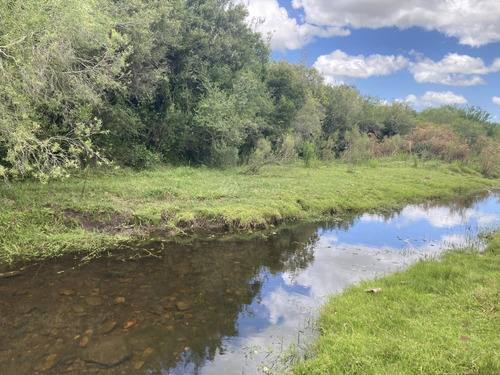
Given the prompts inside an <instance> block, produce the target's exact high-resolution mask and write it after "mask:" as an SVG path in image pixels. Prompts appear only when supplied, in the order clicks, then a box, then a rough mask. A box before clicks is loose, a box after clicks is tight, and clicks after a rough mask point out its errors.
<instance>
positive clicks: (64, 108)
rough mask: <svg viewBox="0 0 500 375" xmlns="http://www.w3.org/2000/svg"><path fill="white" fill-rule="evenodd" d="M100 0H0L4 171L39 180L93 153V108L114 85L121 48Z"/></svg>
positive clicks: (96, 128)
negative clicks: (40, 0)
mask: <svg viewBox="0 0 500 375" xmlns="http://www.w3.org/2000/svg"><path fill="white" fill-rule="evenodd" d="M106 8H107V2H104V1H97V0H96V1H93V2H90V1H84V2H82V1H62V0H47V1H44V2H39V1H35V0H28V1H4V2H2V3H1V4H0V15H1V16H0V76H1V80H2V85H1V86H0V149H3V150H4V151H3V154H4V155H5V156H4V158H3V161H1V164H2V165H3V167H2V171H3V173H4V174H6V175H9V176H12V177H15V176H28V175H35V176H36V177H38V178H40V179H42V180H46V179H47V178H49V177H58V176H61V175H64V174H66V173H67V172H68V170H69V169H71V168H74V167H77V166H79V165H80V163H81V162H82V160H84V159H88V158H92V157H96V158H100V155H99V153H98V152H97V151H96V150H95V148H94V147H93V144H92V138H94V137H95V135H97V134H100V133H101V120H100V119H99V117H98V110H99V109H100V108H102V106H103V102H104V100H105V94H106V91H107V90H113V89H117V88H119V87H120V86H121V77H122V73H123V68H124V66H125V59H126V57H127V55H128V50H127V48H126V43H127V38H126V37H125V36H123V35H122V34H120V33H119V32H117V31H116V30H115V29H114V21H113V20H112V19H111V18H110V17H107V16H106V14H103V13H102V12H100V10H101V9H106ZM95 14H98V17H96V16H95ZM0 154H2V152H0Z"/></svg>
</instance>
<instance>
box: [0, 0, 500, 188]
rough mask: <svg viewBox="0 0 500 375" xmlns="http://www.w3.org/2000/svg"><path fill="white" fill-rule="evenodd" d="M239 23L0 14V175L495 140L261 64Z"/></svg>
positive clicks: (118, 0)
mask: <svg viewBox="0 0 500 375" xmlns="http://www.w3.org/2000/svg"><path fill="white" fill-rule="evenodd" d="M247 15H248V13H247V10H246V8H245V6H244V5H242V4H241V3H240V2H234V1H232V0H169V1H164V0H134V1H129V0H79V1H75V0H44V1H39V0H22V1H21V0H6V1H2V2H0V78H1V82H2V85H1V86H0V176H3V177H4V178H10V179H12V178H14V179H15V178H24V177H27V176H34V177H37V178H39V179H41V180H46V179H49V178H52V177H59V176H65V175H67V174H69V173H70V172H71V170H72V169H75V168H80V167H82V166H84V165H86V164H87V163H89V162H91V161H97V162H106V161H109V160H113V161H115V162H117V163H119V164H120V165H126V166H132V167H134V168H142V167H147V166H148V165H149V164H151V162H153V161H156V162H160V161H163V162H169V163H191V164H205V165H209V166H229V165H235V164H238V163H242V162H245V161H246V160H248V159H249V157H250V155H251V154H252V152H255V150H257V149H258V145H259V144H260V145H263V144H265V145H266V148H267V147H271V149H273V150H275V151H276V155H277V154H279V153H280V152H281V151H279V150H280V148H281V147H283V145H286V149H287V150H288V151H286V152H285V154H287V155H291V154H293V153H294V152H297V153H299V154H302V153H303V151H304V147H306V148H307V150H306V154H307V155H309V154H310V153H311V152H312V151H311V150H313V151H314V152H317V153H318V155H319V156H324V157H327V156H328V154H330V155H333V156H341V155H342V154H343V153H344V151H346V150H348V149H352V147H351V148H349V140H351V141H352V140H354V139H358V138H359V137H357V136H356V134H355V133H358V132H359V133H360V134H362V135H368V134H370V136H371V137H375V138H376V139H377V140H378V141H380V142H382V141H383V140H384V139H388V138H392V137H395V136H400V137H405V136H409V135H410V134H412V132H413V131H414V129H416V128H417V127H418V126H420V125H421V124H433V125H435V126H438V127H439V126H446V127H447V129H448V128H449V129H451V131H453V132H454V134H455V133H456V135H457V137H458V139H462V140H466V141H465V142H466V143H467V147H469V148H470V149H471V150H472V149H479V148H480V147H483V146H485V145H486V144H490V143H491V142H490V143H488V142H489V141H488V142H486V141H485V139H493V138H495V137H499V130H498V129H499V126H498V124H495V123H493V122H491V118H490V115H489V114H488V113H487V112H485V111H483V110H482V109H481V108H479V107H468V108H466V109H463V108H458V107H451V106H444V107H441V108H429V109H426V110H423V111H422V112H420V113H417V112H416V111H415V110H413V109H412V108H410V107H408V106H407V105H406V104H404V103H400V102H393V103H385V102H383V101H381V100H379V99H377V98H373V97H368V96H365V95H362V94H361V93H360V92H359V90H357V89H356V88H355V87H351V86H346V85H342V86H330V85H328V84H325V82H324V80H323V77H322V76H321V75H320V74H319V73H318V72H317V71H316V70H315V69H314V68H310V67H307V66H306V65H305V64H292V63H288V62H285V61H278V62H275V61H272V59H271V58H270V49H269V46H268V45H267V44H266V43H265V42H264V40H263V38H262V36H261V35H260V34H259V33H257V32H255V31H254V29H252V27H251V26H250V25H249V23H248V21H247ZM353 132H354V133H353ZM262 140H265V141H266V142H264V143H263V142H262ZM398 142H399V141H398ZM457 142H458V141H457ZM351 146H352V145H351ZM290 147H291V148H294V149H295V151H294V152H291V151H290V150H289V149H290ZM485 147H486V146H485ZM478 152H479V151H478Z"/></svg>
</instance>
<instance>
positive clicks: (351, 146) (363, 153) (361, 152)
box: [342, 126, 376, 170]
mask: <svg viewBox="0 0 500 375" xmlns="http://www.w3.org/2000/svg"><path fill="white" fill-rule="evenodd" d="M345 140H346V143H347V147H346V149H345V151H344V155H343V157H342V158H343V159H344V160H345V161H346V162H347V163H348V164H349V169H350V170H353V169H354V166H355V165H358V164H359V163H361V162H365V161H368V160H370V159H371V158H373V156H374V146H375V143H376V139H375V138H374V137H373V136H372V137H370V136H368V134H362V133H361V132H360V131H359V128H358V127H357V126H355V127H354V128H353V129H352V130H349V131H347V132H346V134H345Z"/></svg>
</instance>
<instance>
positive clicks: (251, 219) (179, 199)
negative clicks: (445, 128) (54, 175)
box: [0, 160, 500, 267]
mask: <svg viewBox="0 0 500 375" xmlns="http://www.w3.org/2000/svg"><path fill="white" fill-rule="evenodd" d="M83 182H84V181H83V179H78V178H72V179H69V180H64V181H53V182H50V183H48V184H45V185H41V184H39V183H35V182H22V183H12V184H10V185H2V186H0V201H1V203H2V206H3V207H4V209H3V212H2V213H0V232H1V233H0V238H2V239H1V240H0V266H3V267H5V266H8V265H10V266H12V265H13V264H14V263H17V262H25V261H30V260H40V259H47V258H54V257H58V256H61V255H64V254H67V253H84V254H88V255H89V256H93V255H97V254H99V252H101V251H102V250H104V249H106V248H110V247H114V246H116V245H117V244H120V243H126V242H128V241H130V240H131V239H133V238H135V237H139V238H140V237H141V235H142V236H144V234H147V233H150V232H152V231H158V230H160V231H163V232H164V233H165V234H166V235H179V234H185V233H190V234H192V233H193V232H201V233H205V232H207V231H208V232H210V231H216V232H222V233H231V232H249V231H254V230H255V231H257V230H262V229H266V228H272V227H275V226H279V225H282V224H284V223H291V222H299V221H316V220H321V219H325V218H332V217H335V216H338V215H343V214H348V213H352V214H354V213H361V212H370V211H375V210H392V209H397V208H398V207H401V206H403V205H407V204H411V203H421V202H425V201H434V200H438V199H446V198H453V197H459V196H464V195H469V194H472V193H474V192H479V191H486V190H488V189H492V188H495V187H498V186H500V181H499V180H492V179H486V178H483V177H482V176H480V175H479V174H477V173H475V172H472V171H471V170H469V169H467V168H466V167H463V168H460V167H459V166H456V165H454V164H445V163H441V162H435V161H433V162H427V163H421V164H420V165H419V167H418V168H414V167H412V166H411V164H410V163H409V162H404V161H387V160H383V161H380V162H378V164H377V165H376V166H375V167H373V166H369V165H361V166H358V167H356V169H355V171H354V172H348V171H347V166H346V165H345V164H343V163H340V162H333V163H328V164H323V165H320V166H318V167H316V168H304V167H303V166H302V165H299V164H295V165H291V166H290V165H287V166H269V167H266V168H263V170H262V171H261V172H260V173H259V174H257V175H246V174H243V173H241V168H232V169H229V170H214V169H207V168H191V167H174V168H169V167H161V168H158V169H156V170H149V171H143V172H133V171H127V170H125V171H123V170H120V171H115V170H111V171H110V170H100V171H95V172H94V173H93V174H92V175H91V176H90V177H89V180H88V181H87V182H86V191H85V193H84V194H83V195H82V194H81V192H82V184H83Z"/></svg>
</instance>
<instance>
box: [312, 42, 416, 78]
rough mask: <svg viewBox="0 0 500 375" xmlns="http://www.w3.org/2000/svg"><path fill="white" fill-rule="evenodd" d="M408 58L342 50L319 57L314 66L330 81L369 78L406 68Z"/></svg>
mask: <svg viewBox="0 0 500 375" xmlns="http://www.w3.org/2000/svg"><path fill="white" fill-rule="evenodd" d="M408 62H409V61H408V59H407V58H405V57H403V56H394V55H390V56H384V55H378V54H376V55H370V56H367V57H365V56H363V55H358V56H350V55H348V54H346V53H345V52H343V51H341V50H335V51H333V52H332V53H330V54H329V55H322V56H320V57H318V59H317V60H316V62H315V63H314V65H313V66H314V67H315V68H316V69H317V70H318V71H319V72H321V73H322V74H323V75H324V76H325V78H326V81H327V82H328V83H336V82H339V81H343V79H344V78H345V77H351V78H368V77H372V76H381V75H388V74H392V73H394V72H397V71H398V70H401V69H403V68H405V67H406V66H407V65H408Z"/></svg>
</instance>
